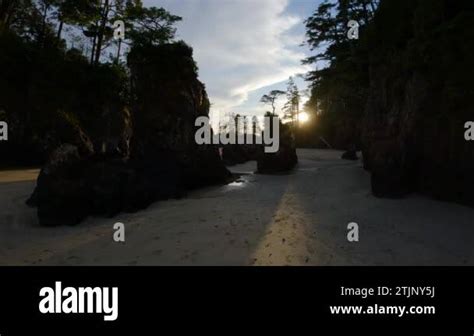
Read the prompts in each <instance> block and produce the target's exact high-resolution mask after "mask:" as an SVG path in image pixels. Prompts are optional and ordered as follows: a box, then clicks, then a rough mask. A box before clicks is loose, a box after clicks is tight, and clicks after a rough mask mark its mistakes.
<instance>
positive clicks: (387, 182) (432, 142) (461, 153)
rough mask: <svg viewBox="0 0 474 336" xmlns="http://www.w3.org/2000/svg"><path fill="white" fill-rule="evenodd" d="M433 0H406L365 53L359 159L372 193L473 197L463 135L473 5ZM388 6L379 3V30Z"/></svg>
mask: <svg viewBox="0 0 474 336" xmlns="http://www.w3.org/2000/svg"><path fill="white" fill-rule="evenodd" d="M436 3H437V4H438V6H431V7H430V11H429V12H427V11H426V10H425V7H423V1H417V2H413V3H411V4H406V6H405V11H406V12H405V13H402V14H401V15H404V17H406V20H405V21H403V22H402V23H400V25H403V27H401V28H400V29H398V30H397V32H396V33H397V34H398V35H397V36H391V37H390V39H389V40H386V45H385V46H384V48H380V49H379V50H378V55H374V56H373V59H372V60H371V64H370V74H371V76H370V77H371V83H370V90H369V97H368V103H367V108H366V115H365V118H364V130H363V152H364V153H363V154H364V165H365V167H366V168H367V169H369V170H370V172H371V175H372V189H373V192H374V194H375V195H376V196H380V197H401V196H404V195H406V194H407V193H410V192H415V191H416V192H421V193H424V194H426V195H429V196H432V197H434V198H436V199H441V200H448V201H454V202H460V203H464V204H469V205H474V193H473V190H474V174H473V171H474V146H473V144H472V142H471V143H470V142H467V141H465V139H464V131H465V129H464V124H465V122H466V121H468V120H472V119H473V117H472V116H473V115H474V114H473V111H474V105H473V102H472V94H473V93H474V86H473V85H472V78H473V76H474V66H473V61H472V57H471V56H472V52H474V47H473V44H472V43H466V41H472V40H473V39H474V29H473V28H472V24H471V23H469V22H472V20H473V19H474V8H473V6H472V4H471V5H469V6H470V8H471V9H470V10H468V6H467V2H465V3H464V4H460V3H459V4H457V5H454V4H451V5H450V4H448V3H447V2H443V1H438V0H436ZM393 6H398V5H397V3H390V2H384V3H383V6H381V8H380V13H379V16H380V20H379V21H376V23H375V24H376V25H377V28H378V29H377V31H380V32H381V33H380V34H382V32H384V31H385V30H384V28H383V26H384V24H387V25H390V24H392V23H391V22H390V21H389V20H387V19H385V18H386V17H390V15H392V13H393V12H394V9H393V8H392V7H393ZM390 43H392V44H393V45H391V44H390ZM395 45H396V47H395ZM395 48H396V49H395ZM394 50H397V51H394ZM381 60H384V61H383V62H382V61H381Z"/></svg>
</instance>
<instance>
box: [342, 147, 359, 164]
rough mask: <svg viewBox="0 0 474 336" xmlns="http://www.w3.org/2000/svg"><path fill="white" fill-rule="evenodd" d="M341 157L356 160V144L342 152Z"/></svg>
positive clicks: (357, 158)
mask: <svg viewBox="0 0 474 336" xmlns="http://www.w3.org/2000/svg"><path fill="white" fill-rule="evenodd" d="M341 159H343V160H348V161H357V160H359V157H358V156H357V149H356V146H351V147H350V148H349V149H348V150H347V151H345V152H344V153H342V156H341Z"/></svg>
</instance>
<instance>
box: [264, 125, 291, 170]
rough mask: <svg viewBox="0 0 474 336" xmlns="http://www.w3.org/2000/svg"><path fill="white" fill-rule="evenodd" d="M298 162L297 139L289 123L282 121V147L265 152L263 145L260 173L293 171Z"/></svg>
mask: <svg viewBox="0 0 474 336" xmlns="http://www.w3.org/2000/svg"><path fill="white" fill-rule="evenodd" d="M297 163H298V157H297V155H296V148H295V141H294V138H293V135H292V134H291V129H290V126H289V125H288V124H282V123H281V122H280V149H279V150H278V152H276V153H265V151H264V149H263V147H262V149H261V153H260V154H259V156H258V159H257V172H258V173H259V174H281V173H286V172H289V171H291V170H292V169H293V168H294V167H295V166H296V164H297Z"/></svg>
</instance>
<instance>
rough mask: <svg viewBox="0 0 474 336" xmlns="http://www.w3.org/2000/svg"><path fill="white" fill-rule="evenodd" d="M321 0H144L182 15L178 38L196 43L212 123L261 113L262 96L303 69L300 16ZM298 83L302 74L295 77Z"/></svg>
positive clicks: (302, 29)
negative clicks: (222, 119)
mask: <svg viewBox="0 0 474 336" xmlns="http://www.w3.org/2000/svg"><path fill="white" fill-rule="evenodd" d="M319 2H320V1H319V0H145V1H144V3H145V4H146V5H148V6H157V7H164V8H166V9H167V10H169V11H170V12H172V13H173V14H176V15H179V16H182V17H183V21H182V22H181V23H179V24H178V38H179V39H183V40H185V41H186V42H187V43H189V44H190V45H191V46H192V47H193V48H194V56H195V59H196V61H197V64H198V66H199V77H200V79H201V81H202V82H204V83H205V84H206V87H207V91H208V94H209V97H210V100H211V103H212V108H211V115H212V117H213V123H216V122H217V121H218V120H219V119H220V118H223V117H225V115H226V114H229V113H239V114H244V115H262V114H263V113H264V112H265V111H266V110H268V107H265V106H263V105H262V104H261V103H259V99H260V97H261V96H262V95H263V94H264V93H267V92H268V91H270V90H272V89H281V90H284V89H285V87H286V85H285V83H286V82H287V80H288V77H289V76H294V75H296V74H301V73H305V72H306V71H308V70H309V68H308V67H307V66H303V65H301V60H302V59H303V58H304V57H306V56H307V55H308V54H309V50H308V48H307V47H301V46H300V45H301V43H302V42H303V41H304V33H305V29H304V20H305V19H306V18H307V17H309V16H310V15H311V13H312V12H313V11H314V10H315V9H316V7H317V6H318V4H319ZM297 83H298V85H299V86H300V88H301V89H305V88H306V83H305V82H304V81H303V80H298V81H297Z"/></svg>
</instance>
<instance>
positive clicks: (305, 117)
mask: <svg viewBox="0 0 474 336" xmlns="http://www.w3.org/2000/svg"><path fill="white" fill-rule="evenodd" d="M308 120H309V114H308V113H306V112H301V113H300V114H298V121H299V122H300V123H302V124H304V123H305V122H307V121H308Z"/></svg>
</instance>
